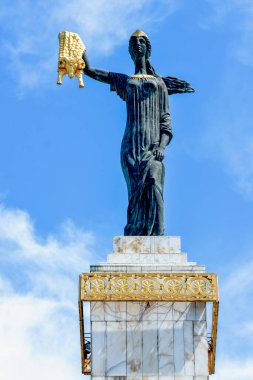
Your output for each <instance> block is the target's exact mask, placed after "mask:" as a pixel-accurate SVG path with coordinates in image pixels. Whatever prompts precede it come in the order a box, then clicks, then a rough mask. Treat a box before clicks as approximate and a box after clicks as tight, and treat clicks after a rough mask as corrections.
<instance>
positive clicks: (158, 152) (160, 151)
mask: <svg viewBox="0 0 253 380" xmlns="http://www.w3.org/2000/svg"><path fill="white" fill-rule="evenodd" d="M153 155H154V156H155V159H156V160H158V161H162V160H163V159H164V147H163V146H158V147H157V148H156V149H155V150H154V152H153Z"/></svg>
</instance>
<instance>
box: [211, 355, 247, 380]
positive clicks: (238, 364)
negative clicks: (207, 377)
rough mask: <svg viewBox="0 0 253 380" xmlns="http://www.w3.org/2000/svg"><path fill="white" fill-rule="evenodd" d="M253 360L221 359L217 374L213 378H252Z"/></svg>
mask: <svg viewBox="0 0 253 380" xmlns="http://www.w3.org/2000/svg"><path fill="white" fill-rule="evenodd" d="M252 376H253V360H246V361H245V360H238V361H236V360H231V361H230V360H227V359H224V360H220V366H219V368H218V371H217V374H215V375H214V376H212V377H211V379H212V380H252Z"/></svg>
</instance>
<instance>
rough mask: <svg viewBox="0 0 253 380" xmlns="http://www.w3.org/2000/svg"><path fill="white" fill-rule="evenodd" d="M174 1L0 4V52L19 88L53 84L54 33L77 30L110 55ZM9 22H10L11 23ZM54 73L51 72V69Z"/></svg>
mask: <svg viewBox="0 0 253 380" xmlns="http://www.w3.org/2000/svg"><path fill="white" fill-rule="evenodd" d="M180 4H181V1H179V0H177V1H176V0H162V1H160V2H158V3H157V2H156V1H155V0H139V1H136V0H120V1H118V0H111V1H107V0H93V1H92V2H88V1H82V0H73V1H71V2H69V1H67V0H56V1H54V2H53V1H47V2H43V1H36V2H34V1H31V0H27V1H21V0H20V1H16V3H15V5H13V6H12V7H10V5H9V3H8V2H6V3H3V4H2V7H1V9H0V19H2V22H3V21H4V22H5V23H6V24H5V25H6V26H5V28H4V34H5V36H4V40H3V41H2V45H3V48H2V54H4V56H5V58H6V57H7V59H8V60H9V68H10V70H12V71H13V72H14V73H15V76H14V77H13V80H15V81H16V83H17V85H18V91H19V93H20V94H22V93H23V92H24V91H27V90H29V89H32V88H35V87H37V86H43V85H45V84H48V83H50V82H49V81H52V83H55V77H53V75H54V76H56V75H55V71H56V69H57V51H58V39H57V36H58V33H59V32H60V31H63V30H70V31H74V32H77V33H79V34H80V36H81V37H82V38H83V40H84V43H85V44H86V45H87V48H88V49H89V50H92V51H93V52H94V55H95V54H101V53H103V54H109V53H110V52H112V50H113V49H114V47H115V46H117V45H119V44H121V43H122V41H126V40H127V38H128V37H129V34H130V32H132V31H133V30H135V29H136V28H145V27H149V26H152V25H154V24H155V23H156V22H157V21H160V20H162V19H164V18H166V17H167V16H168V15H170V14H171V13H172V12H174V11H175V10H176V9H178V8H179V7H180ZM10 25H11V27H10ZM53 73H54V74H53Z"/></svg>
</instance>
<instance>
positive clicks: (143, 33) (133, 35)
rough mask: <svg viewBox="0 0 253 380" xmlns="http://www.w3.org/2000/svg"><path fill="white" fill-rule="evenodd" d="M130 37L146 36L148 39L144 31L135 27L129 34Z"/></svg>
mask: <svg viewBox="0 0 253 380" xmlns="http://www.w3.org/2000/svg"><path fill="white" fill-rule="evenodd" d="M131 37H146V38H147V39H149V38H148V36H147V35H146V33H145V32H143V31H142V30H140V29H137V30H136V31H135V32H133V34H131ZM131 37H130V38H131Z"/></svg>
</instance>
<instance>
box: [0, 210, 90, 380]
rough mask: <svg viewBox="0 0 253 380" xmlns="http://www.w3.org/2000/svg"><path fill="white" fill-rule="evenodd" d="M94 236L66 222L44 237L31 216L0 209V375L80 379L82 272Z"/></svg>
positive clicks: (5, 377)
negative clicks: (79, 295) (38, 232)
mask: <svg viewBox="0 0 253 380" xmlns="http://www.w3.org/2000/svg"><path fill="white" fill-rule="evenodd" d="M93 243H94V238H93V236H92V235H91V234H90V233H84V232H83V231H82V230H80V229H78V228H77V227H76V226H75V225H74V224H73V223H71V222H70V221H67V222H66V223H64V224H63V225H62V226H61V228H60V229H59V232H58V233H57V234H54V235H49V236H47V237H46V238H42V237H40V236H38V235H37V234H36V231H35V229H34V223H33V222H32V220H31V218H30V216H29V214H27V213H26V212H24V211H22V210H17V209H7V208H4V207H3V206H1V209H0V268H1V271H0V315H1V319H0V357H1V379H3V380H16V379H17V378H19V379H20V380H22V379H26V380H30V379H33V378H34V376H36V378H38V379H41V380H42V379H45V378H46V379H48V380H51V379H52V380H53V379H56V378H62V379H64V380H72V379H73V378H76V379H78V378H79V377H80V379H81V378H82V375H81V372H80V357H79V351H80V350H79V330H78V315H77V310H78V308H77V291H78V274H80V273H81V272H82V271H85V270H88V265H89V262H90V260H91V257H92V255H93V259H94V260H95V259H96V258H94V254H92V249H91V246H92V244H93Z"/></svg>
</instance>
